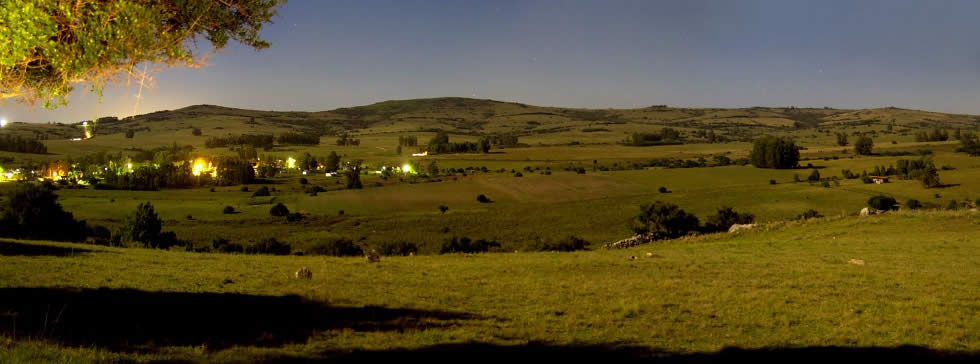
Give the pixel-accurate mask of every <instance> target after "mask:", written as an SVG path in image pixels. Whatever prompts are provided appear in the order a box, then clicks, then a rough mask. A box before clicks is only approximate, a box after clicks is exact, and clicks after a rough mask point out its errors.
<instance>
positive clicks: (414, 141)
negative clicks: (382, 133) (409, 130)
mask: <svg viewBox="0 0 980 364" xmlns="http://www.w3.org/2000/svg"><path fill="white" fill-rule="evenodd" d="M398 145H400V146H403V147H415V146H418V145H419V137H418V135H408V136H400V135H399V136H398Z"/></svg>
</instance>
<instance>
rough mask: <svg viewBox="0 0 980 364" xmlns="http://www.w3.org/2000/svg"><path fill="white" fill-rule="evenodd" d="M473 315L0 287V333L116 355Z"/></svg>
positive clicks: (296, 300) (440, 322)
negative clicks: (89, 347)
mask: <svg viewBox="0 0 980 364" xmlns="http://www.w3.org/2000/svg"><path fill="white" fill-rule="evenodd" d="M479 319H481V318H480V317H477V316H474V315H470V314H466V313H454V312H442V311H423V310H413V309H397V308H385V307H375V306H368V307H332V306H328V305H327V304H325V303H320V302H313V301H309V300H306V299H303V298H301V297H297V296H255V295H245V294H230V293H185V292H147V291H140V290H134V289H59V288H0V333H3V334H7V335H10V336H12V337H15V338H18V337H21V338H23V337H27V338H41V339H46V340H52V341H54V342H58V343H61V344H63V345H71V346H93V345H94V346H99V347H105V348H109V349H114V350H122V351H140V350H152V349H155V348H160V347H165V346H188V345H190V346H197V345H201V344H206V345H208V346H209V347H212V348H223V347H228V346H232V345H237V346H261V347H278V346H282V345H285V344H290V343H305V342H306V340H307V338H309V337H310V336H311V335H313V334H314V333H315V332H319V331H325V330H332V329H344V330H354V331H398V332H402V331H406V330H426V329H439V328H447V327H452V326H456V325H459V324H461V321H464V320H479Z"/></svg>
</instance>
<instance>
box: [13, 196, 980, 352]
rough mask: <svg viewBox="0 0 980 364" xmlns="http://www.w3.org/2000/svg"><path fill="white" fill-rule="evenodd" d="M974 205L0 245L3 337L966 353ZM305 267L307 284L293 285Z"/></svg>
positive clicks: (979, 319)
mask: <svg viewBox="0 0 980 364" xmlns="http://www.w3.org/2000/svg"><path fill="white" fill-rule="evenodd" d="M978 217H980V215H977V213H976V212H965V211H961V212H920V213H890V214H886V215H884V216H876V217H869V218H855V217H831V218H824V219H817V220H810V221H807V222H791V223H785V222H776V223H771V224H766V225H764V226H762V227H760V228H757V229H755V230H751V231H749V232H746V233H740V234H737V235H730V234H718V235H707V236H701V237H697V238H688V239H680V240H676V241H671V242H666V243H660V244H654V245H648V246H642V247H637V248H632V249H628V250H612V251H609V250H604V251H590V252H578V253H518V254H514V253H502V254H479V255H442V256H415V257H400V258H383V259H382V261H381V263H380V264H371V263H368V262H366V261H365V260H363V258H324V257H272V256H243V255H223V254H217V255H215V254H194V253H184V252H167V251H153V250H144V249H118V248H103V247H93V246H87V245H74V244H60V243H43V242H16V241H4V242H0V255H2V256H3V260H4V264H3V265H2V266H0V296H2V298H3V299H0V312H18V314H16V315H14V316H12V317H10V316H8V317H4V318H3V319H0V328H3V329H4V333H3V336H0V348H3V352H4V353H5V354H3V356H4V357H5V360H4V361H5V362H36V361H48V360H50V361H58V362H68V361H71V362H89V361H94V362H104V361H108V362H112V361H128V360H137V361H144V360H193V361H198V360H204V361H212V362H226V361H238V360H246V361H261V360H285V359H298V360H308V359H366V360H382V359H392V358H396V357H397V358H405V357H408V358H412V357H415V358H419V359H423V358H428V357H432V356H433V355H439V356H438V357H441V358H446V357H447V356H446V355H449V356H450V357H451V356H452V355H459V356H462V355H464V352H466V351H467V350H482V351H484V352H485V353H486V354H487V355H488V358H501V359H503V358H517V357H528V355H531V357H533V356H534V355H541V356H542V357H550V358H554V357H557V358H563V357H568V358H575V357H581V355H585V357H589V355H592V356H594V357H596V358H600V357H607V358H609V357H611V358H617V357H619V358H634V359H635V358H638V357H647V356H654V357H661V358H666V359H677V360H690V361H698V360H711V359H717V358H719V357H720V358H742V359H748V360H764V361H765V360H766V359H775V358H786V359H793V358H795V359H796V360H800V359H808V358H809V359H813V358H819V357H820V355H824V356H829V357H836V356H840V355H845V356H849V357H850V358H861V357H862V355H867V356H870V357H874V358H889V357H893V359H899V360H901V359H903V358H904V359H909V358H910V357H909V356H908V355H935V354H937V353H938V355H941V357H939V358H933V360H940V359H947V360H950V359H957V360H967V359H966V358H969V357H972V356H974V355H978V350H980V331H978V328H980V286H977V284H976V282H978V281H980V256H978V255H977V254H974V253H975V252H976V251H977V249H978V248H980V239H978V237H980V219H978ZM648 253H649V255H648ZM631 256H636V257H637V259H636V260H631V259H629V257H631ZM851 259H860V260H862V261H863V262H864V263H863V265H857V264H852V263H849V260H851ZM301 266H307V267H309V268H310V269H311V270H312V271H313V272H314V275H313V279H312V280H310V281H304V280H295V279H292V278H291V274H292V272H293V271H295V270H296V269H297V268H298V267H301ZM231 302H235V303H238V304H237V305H236V304H230V303H231ZM14 324H16V326H17V329H16V330H17V331H16V333H14V332H13V328H12V325H14ZM903 346H904V347H903ZM861 348H864V349H861ZM873 348H877V349H873ZM794 350H796V351H794ZM393 355H397V356H393ZM813 355H816V356H813Z"/></svg>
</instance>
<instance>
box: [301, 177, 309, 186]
mask: <svg viewBox="0 0 980 364" xmlns="http://www.w3.org/2000/svg"><path fill="white" fill-rule="evenodd" d="M307 183H310V181H309V180H307V179H306V178H305V177H300V178H299V184H301V185H305V184H307Z"/></svg>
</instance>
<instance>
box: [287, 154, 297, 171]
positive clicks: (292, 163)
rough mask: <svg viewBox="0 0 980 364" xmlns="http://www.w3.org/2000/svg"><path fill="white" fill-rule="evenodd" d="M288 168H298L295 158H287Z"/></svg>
mask: <svg viewBox="0 0 980 364" xmlns="http://www.w3.org/2000/svg"><path fill="white" fill-rule="evenodd" d="M286 168H289V169H293V168H296V160H295V159H293V157H289V158H286Z"/></svg>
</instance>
